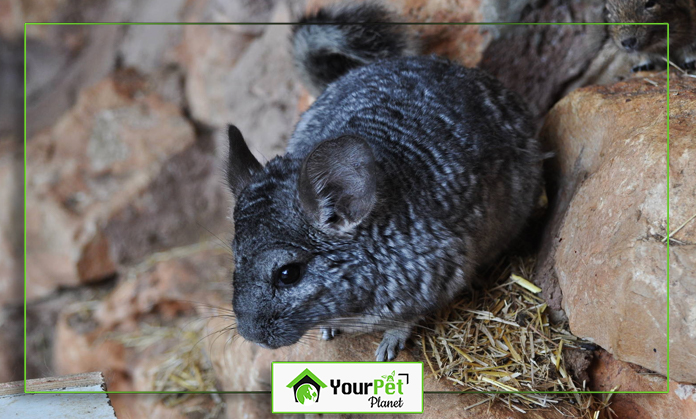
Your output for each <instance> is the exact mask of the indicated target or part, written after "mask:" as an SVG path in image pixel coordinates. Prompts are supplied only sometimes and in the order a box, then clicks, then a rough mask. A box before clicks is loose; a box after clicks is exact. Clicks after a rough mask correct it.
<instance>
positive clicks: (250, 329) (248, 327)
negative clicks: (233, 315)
mask: <svg viewBox="0 0 696 419" xmlns="http://www.w3.org/2000/svg"><path fill="white" fill-rule="evenodd" d="M237 332H239V334H240V335H242V337H243V338H244V339H246V340H248V341H250V342H254V343H257V344H261V345H263V344H265V343H266V333H265V331H264V329H263V327H261V325H260V324H259V322H257V321H254V320H252V319H250V318H240V317H239V316H237Z"/></svg>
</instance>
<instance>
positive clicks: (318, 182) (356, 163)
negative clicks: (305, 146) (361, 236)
mask: <svg viewBox="0 0 696 419" xmlns="http://www.w3.org/2000/svg"><path fill="white" fill-rule="evenodd" d="M298 191H299V196H300V203H301V205H302V209H303V210H304V212H305V214H307V216H308V217H309V218H310V219H311V220H312V221H313V222H314V223H315V224H318V225H319V226H320V227H321V228H329V229H333V230H337V231H342V232H348V231H350V230H351V229H352V228H353V227H355V226H356V225H358V224H359V223H360V222H361V221H362V220H363V219H364V218H365V217H366V216H367V215H368V214H369V213H370V211H371V210H372V207H373V206H374V204H375V201H376V192H377V179H376V167H375V159H374V156H373V154H372V150H371V149H370V147H369V146H368V145H367V143H366V142H365V140H363V139H362V138H360V137H356V136H352V135H345V136H343V137H339V138H335V139H332V140H327V141H323V142H321V143H320V144H319V145H318V146H317V147H316V148H315V149H314V150H313V151H312V152H311V153H310V154H309V156H307V157H306V158H305V160H304V162H303V163H302V168H301V170H300V177H299V180H298Z"/></svg>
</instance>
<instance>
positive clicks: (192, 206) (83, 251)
mask: <svg viewBox="0 0 696 419" xmlns="http://www.w3.org/2000/svg"><path fill="white" fill-rule="evenodd" d="M213 148H214V147H213V141H212V139H211V138H201V139H198V140H197V139H196V133H195V132H194V127H193V126H192V124H191V123H190V122H189V121H188V120H187V119H186V118H185V117H184V116H183V115H182V111H181V109H179V107H177V106H176V105H175V104H172V103H168V102H165V101H163V100H162V99H161V98H160V97H159V96H158V95H156V94H153V93H149V92H148V91H147V90H146V89H145V90H137V91H131V90H130V89H129V87H128V86H124V85H123V83H121V82H120V79H119V78H118V77H115V78H107V79H105V80H103V81H102V82H100V83H99V84H97V85H96V86H94V87H92V88H90V89H88V90H86V91H84V92H83V93H82V94H81V95H80V97H79V99H78V101H77V103H76V105H75V107H74V108H73V109H71V110H70V111H69V112H68V113H67V114H66V115H64V116H63V117H61V118H60V119H59V121H58V122H57V123H56V124H55V125H54V126H53V127H52V128H51V129H49V130H45V131H43V132H41V133H40V134H38V135H36V136H35V137H34V138H32V139H31V141H29V143H28V146H27V197H26V199H27V258H28V260H29V263H28V266H27V297H28V299H30V300H31V299H34V298H37V297H40V296H43V295H46V294H47V293H49V292H50V291H51V290H53V289H55V288H56V287H58V286H61V285H76V284H78V283H81V282H89V281H94V280H99V279H102V278H104V277H106V276H108V275H112V274H113V273H114V272H115V271H116V265H117V264H120V263H126V262H132V261H134V260H138V259H140V258H142V257H144V256H145V255H146V254H147V253H149V252H152V251H153V250H159V249H162V248H166V247H171V246H172V245H175V244H180V243H181V242H195V241H198V240H199V239H200V237H201V236H205V235H207V234H208V233H207V231H206V230H205V229H206V227H208V228H213V229H215V227H214V226H215V225H216V223H220V222H221V220H224V217H225V207H226V205H227V197H226V195H225V192H224V190H223V187H222V185H221V184H220V182H219V181H218V178H217V173H216V169H215V165H214V160H215V159H214V149H213Z"/></svg>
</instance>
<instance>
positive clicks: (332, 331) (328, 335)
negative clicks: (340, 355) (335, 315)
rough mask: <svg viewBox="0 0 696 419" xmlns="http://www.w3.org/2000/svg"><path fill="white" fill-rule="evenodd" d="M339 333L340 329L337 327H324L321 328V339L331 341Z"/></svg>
mask: <svg viewBox="0 0 696 419" xmlns="http://www.w3.org/2000/svg"><path fill="white" fill-rule="evenodd" d="M339 333H341V330H340V329H337V328H335V327H322V328H321V338H322V339H324V340H331V339H333V338H335V337H336V336H337V335H338V334H339Z"/></svg>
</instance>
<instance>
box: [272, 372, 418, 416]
mask: <svg viewBox="0 0 696 419" xmlns="http://www.w3.org/2000/svg"><path fill="white" fill-rule="evenodd" d="M273 364H380V365H394V364H420V366H421V378H422V379H423V383H422V388H423V392H422V394H421V411H420V412H276V411H275V410H273V391H272V390H273ZM269 393H270V394H271V413H272V414H288V415H342V414H351V415H356V414H361V415H422V414H423V411H424V410H425V393H426V391H425V367H424V366H423V362H422V361H404V362H401V361H395V362H379V361H360V362H355V361H346V362H342V361H271V391H270V392H269Z"/></svg>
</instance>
